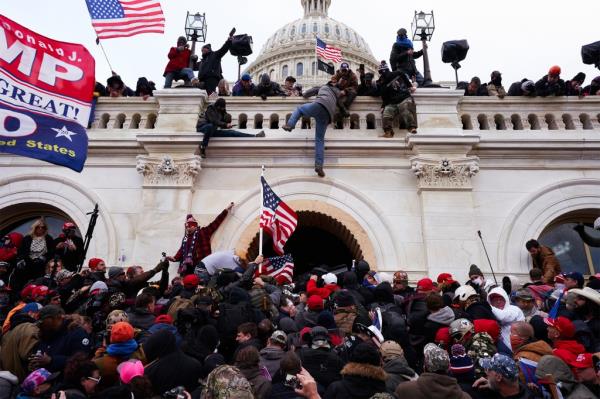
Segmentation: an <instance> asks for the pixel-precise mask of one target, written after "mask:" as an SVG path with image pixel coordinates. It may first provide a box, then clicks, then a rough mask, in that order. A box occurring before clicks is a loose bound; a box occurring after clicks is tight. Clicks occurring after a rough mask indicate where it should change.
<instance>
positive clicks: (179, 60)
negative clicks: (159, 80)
mask: <svg viewBox="0 0 600 399" xmlns="http://www.w3.org/2000/svg"><path fill="white" fill-rule="evenodd" d="M191 55H192V52H191V51H190V49H188V48H184V49H183V50H182V51H179V50H177V47H171V49H170V50H169V54H168V55H167V57H169V62H168V63H167V66H166V67H165V72H164V73H163V76H166V75H167V74H168V73H169V72H176V71H180V70H182V69H183V68H189V67H190V57H191Z"/></svg>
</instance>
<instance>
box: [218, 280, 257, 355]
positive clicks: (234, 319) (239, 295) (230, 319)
mask: <svg viewBox="0 0 600 399" xmlns="http://www.w3.org/2000/svg"><path fill="white" fill-rule="evenodd" d="M218 314H219V318H218V320H217V330H218V331H219V337H221V346H220V348H219V351H220V352H221V353H223V356H225V358H226V359H232V358H233V353H234V351H235V348H236V347H237V343H236V340H235V338H236V335H237V333H238V330H237V329H238V326H239V325H241V324H243V323H248V322H252V323H256V321H257V317H256V313H255V311H254V308H253V307H252V305H251V304H250V296H249V295H248V292H247V291H246V290H244V289H243V288H240V287H236V286H234V287H232V288H231V289H230V290H229V294H228V296H227V301H224V302H221V303H219V310H218Z"/></svg>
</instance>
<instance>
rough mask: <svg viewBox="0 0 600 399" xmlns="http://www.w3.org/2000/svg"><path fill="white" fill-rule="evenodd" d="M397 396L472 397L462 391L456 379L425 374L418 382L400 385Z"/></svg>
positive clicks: (428, 398) (421, 398)
mask: <svg viewBox="0 0 600 399" xmlns="http://www.w3.org/2000/svg"><path fill="white" fill-rule="evenodd" d="M396 396H397V397H399V398H410V399H433V398H436V399H437V398H443V399H470V398H471V397H470V396H469V395H468V394H467V393H465V392H463V391H462V389H460V386H459V385H458V382H456V378H452V377H450V376H448V375H445V374H437V373H423V374H421V375H420V376H419V378H418V379H417V380H416V381H409V382H405V383H402V384H400V385H398V388H396Z"/></svg>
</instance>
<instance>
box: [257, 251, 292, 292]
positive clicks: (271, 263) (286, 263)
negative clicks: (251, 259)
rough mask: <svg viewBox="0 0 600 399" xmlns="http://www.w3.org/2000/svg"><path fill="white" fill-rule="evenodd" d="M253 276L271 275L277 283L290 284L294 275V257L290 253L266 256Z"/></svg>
mask: <svg viewBox="0 0 600 399" xmlns="http://www.w3.org/2000/svg"><path fill="white" fill-rule="evenodd" d="M255 276H256V277H258V276H271V277H273V278H274V279H275V281H277V284H279V285H284V284H290V283H291V282H292V281H293V276H294V259H293V258H292V255H290V254H287V255H283V256H276V257H274V258H266V259H265V260H264V261H263V263H262V264H261V265H260V267H259V268H258V270H257V271H256V273H255Z"/></svg>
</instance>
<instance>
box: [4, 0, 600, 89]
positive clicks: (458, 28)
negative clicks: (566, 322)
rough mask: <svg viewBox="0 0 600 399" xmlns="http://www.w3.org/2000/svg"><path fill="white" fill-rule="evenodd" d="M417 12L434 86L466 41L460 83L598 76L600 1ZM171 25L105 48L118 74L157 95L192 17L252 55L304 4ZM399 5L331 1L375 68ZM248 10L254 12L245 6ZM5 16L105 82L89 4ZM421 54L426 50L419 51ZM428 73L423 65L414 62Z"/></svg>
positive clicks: (11, 3) (23, 8) (186, 6)
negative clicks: (88, 59)
mask: <svg viewBox="0 0 600 399" xmlns="http://www.w3.org/2000/svg"><path fill="white" fill-rule="evenodd" d="M417 3H418V8H419V10H420V9H423V10H424V11H430V10H432V9H433V10H434V13H435V20H436V30H435V33H434V35H433V40H432V42H431V43H430V46H429V48H430V59H431V71H432V76H433V80H454V72H453V70H452V68H451V67H450V65H447V64H443V63H442V62H441V54H440V48H441V45H442V43H443V42H444V41H446V40H456V39H467V40H468V41H469V44H470V47H471V49H470V51H469V54H468V56H467V59H466V60H465V61H464V62H462V64H463V68H462V69H460V70H459V76H460V78H461V80H467V79H468V78H470V77H471V76H474V75H478V76H480V77H481V78H482V80H483V81H488V80H489V74H490V72H491V71H492V70H494V69H498V70H500V71H501V72H503V78H504V80H503V83H504V84H505V85H506V86H508V85H509V84H510V83H511V82H513V81H516V80H520V79H521V78H523V77H528V78H530V79H533V80H536V79H539V78H540V77H542V76H543V75H544V74H546V73H547V70H548V68H549V67H550V66H551V65H554V64H558V65H560V66H561V67H562V70H563V78H565V79H570V78H571V77H573V76H574V75H575V74H576V73H577V72H579V71H583V72H585V73H586V74H587V78H586V82H585V84H588V83H589V82H590V81H591V79H592V78H593V77H594V76H597V75H600V71H598V70H597V69H595V68H594V67H593V66H589V65H583V64H582V62H581V55H580V51H581V45H583V44H587V43H591V42H594V41H598V40H600V29H599V28H598V24H597V23H594V21H595V20H596V19H597V18H596V16H598V15H600V1H589V0H572V1H569V2H568V3H559V2H540V1H523V0H519V1H517V0H505V1H502V2H499V1H485V0H483V1H477V2H475V1H464V0H463V1H459V0H455V1H448V0H429V1H419V2H415V4H417ZM161 4H162V8H163V11H164V13H165V18H166V29H165V34H164V35H158V34H146V35H140V36H134V37H132V38H120V39H110V40H105V41H103V44H104V48H105V49H106V52H107V54H108V57H109V59H110V62H111V63H112V66H113V68H114V69H115V71H117V72H118V73H119V74H120V75H121V76H122V77H123V79H124V80H125V82H126V83H127V84H128V85H130V86H133V87H135V83H136V80H137V78H138V77H140V76H146V77H148V78H149V79H152V80H154V81H155V82H157V87H161V86H162V84H163V82H164V79H163V78H162V72H163V70H164V67H165V65H166V62H167V52H168V50H169V48H170V47H171V46H173V45H174V43H175V41H176V40H177V37H178V36H180V35H182V34H183V33H184V31H183V28H184V20H185V15H186V11H191V12H197V11H199V12H205V13H206V18H207V24H208V42H209V43H212V44H213V48H214V47H217V46H220V45H221V44H222V43H223V41H224V40H225V38H226V37H227V34H228V32H229V30H230V29H231V27H233V26H235V27H236V28H237V31H238V33H248V34H250V35H252V36H253V38H254V51H255V53H254V54H253V55H252V56H251V57H249V58H250V61H252V60H253V59H254V58H255V57H256V55H257V54H258V52H259V51H260V49H261V48H262V45H263V44H264V43H265V41H266V40H267V38H268V37H269V36H270V35H271V34H272V33H273V32H274V31H276V30H277V29H279V28H280V27H281V26H283V25H284V24H286V23H288V22H291V21H293V20H295V19H298V18H301V17H302V13H303V11H302V7H301V3H300V0H255V1H248V0H210V1H199V0H162V1H161ZM406 4H407V2H401V1H398V0H370V1H368V2H365V1H363V0H361V1H359V0H332V5H331V8H330V9H329V16H330V17H331V18H333V19H336V20H338V21H341V22H344V23H346V24H347V25H349V26H351V27H352V28H354V29H355V30H356V31H357V32H358V33H359V34H360V35H362V36H363V37H364V38H365V40H366V41H367V43H369V45H370V47H371V50H372V51H373V54H374V56H375V58H376V59H378V60H381V59H388V57H389V53H390V49H391V45H392V43H393V41H394V39H395V35H396V33H395V32H396V31H397V30H398V28H400V27H406V28H407V29H409V30H410V22H411V20H412V17H413V14H414V10H415V7H414V6H407V5H406ZM249 5H250V6H251V7H248V6H249ZM0 13H2V14H3V15H5V16H6V17H8V18H11V19H13V20H15V21H16V22H18V23H20V24H22V25H25V26H26V27H28V28H30V29H32V30H34V31H36V32H38V33H40V34H43V35H45V36H48V37H51V38H53V39H56V40H63V41H69V42H76V43H81V44H84V45H85V46H86V47H87V48H88V50H90V52H91V53H92V54H93V56H94V57H95V59H96V80H98V81H100V82H103V83H104V82H105V81H106V78H107V77H108V76H109V75H110V69H109V67H108V65H107V63H106V60H105V59H104V56H103V55H102V52H101V51H100V48H99V47H98V46H97V45H96V44H95V37H96V35H95V33H94V31H93V29H92V27H91V23H90V17H89V14H88V12H87V8H86V6H85V1H84V0H2V7H1V9H0ZM415 48H416V49H420V44H416V46H415ZM417 66H418V67H419V69H420V70H421V71H422V61H421V60H417ZM223 70H224V74H225V77H226V78H227V79H228V80H234V79H235V78H236V77H237V63H236V58H234V57H232V56H230V55H227V56H225V58H224V59H223Z"/></svg>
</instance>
